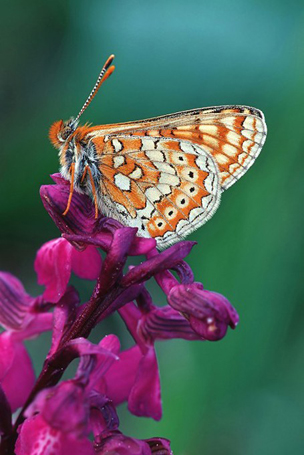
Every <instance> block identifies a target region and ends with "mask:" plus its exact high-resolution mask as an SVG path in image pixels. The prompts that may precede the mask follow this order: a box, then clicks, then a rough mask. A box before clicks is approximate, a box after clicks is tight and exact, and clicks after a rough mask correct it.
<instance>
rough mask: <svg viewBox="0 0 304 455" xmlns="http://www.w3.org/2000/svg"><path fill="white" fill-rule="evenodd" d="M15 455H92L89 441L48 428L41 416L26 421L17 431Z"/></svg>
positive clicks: (92, 451)
mask: <svg viewBox="0 0 304 455" xmlns="http://www.w3.org/2000/svg"><path fill="white" fill-rule="evenodd" d="M18 432H19V436H18V439H17V443H16V448H15V453H16V455H72V454H73V455H94V453H95V452H94V449H93V445H92V443H91V441H89V440H88V439H87V438H75V437H73V436H72V435H70V434H67V433H63V432H61V431H60V430H54V429H53V428H52V427H50V426H49V425H48V424H47V423H46V422H45V420H44V419H43V418H42V416H41V415H39V414H38V415H35V416H34V417H31V418H29V419H27V420H26V421H25V422H24V423H23V424H22V425H21V426H20V427H19V429H18Z"/></svg>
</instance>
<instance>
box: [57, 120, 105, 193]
mask: <svg viewBox="0 0 304 455" xmlns="http://www.w3.org/2000/svg"><path fill="white" fill-rule="evenodd" d="M77 123H78V122H75V120H74V119H73V118H71V119H70V120H68V121H66V122H63V121H62V120H59V121H57V122H55V123H54V124H53V125H52V126H51V129H50V133H49V137H50V140H51V142H52V144H53V145H54V147H55V148H57V149H58V150H59V161H60V164H61V168H60V173H61V175H62V176H63V177H64V178H65V179H66V180H69V181H71V175H72V169H73V183H74V188H75V189H77V190H78V191H81V192H84V193H87V194H89V195H92V182H91V180H92V179H93V181H94V184H95V186H96V187H98V182H99V181H100V178H101V175H100V174H101V173H100V170H99V166H98V164H99V156H98V154H97V153H96V149H95V147H94V143H93V142H92V141H91V139H90V137H89V132H90V127H89V126H88V125H84V126H79V127H78V125H77ZM90 176H91V178H90Z"/></svg>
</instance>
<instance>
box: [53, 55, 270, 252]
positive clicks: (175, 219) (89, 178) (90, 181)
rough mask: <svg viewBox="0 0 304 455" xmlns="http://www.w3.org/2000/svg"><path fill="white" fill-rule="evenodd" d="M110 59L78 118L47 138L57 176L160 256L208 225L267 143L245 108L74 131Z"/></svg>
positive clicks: (260, 118)
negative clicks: (55, 153)
mask: <svg viewBox="0 0 304 455" xmlns="http://www.w3.org/2000/svg"><path fill="white" fill-rule="evenodd" d="M113 59H114V55H111V56H110V57H109V58H108V60H107V61H106V63H105V65H104V66H103V68H102V70H101V72H100V74H99V77H98V79H97V81H96V84H95V86H94V87H93V90H92V91H91V93H90V95H89V97H88V98H87V100H86V102H85V103H84V105H83V107H82V108H81V110H80V112H79V114H78V115H77V117H76V118H75V119H74V118H71V119H70V120H68V121H66V122H64V121H63V120H59V121H57V122H55V123H54V124H53V125H52V126H51V128H50V133H49V137H50V140H51V142H52V143H53V145H54V146H55V147H56V148H57V149H58V150H59V157H60V164H61V169H60V172H61V174H62V176H63V177H64V178H65V179H67V180H69V181H70V194H69V198H68V202H67V208H66V210H65V212H64V214H66V213H67V212H68V210H69V208H70V204H71V200H72V195H73V191H74V189H75V190H76V191H78V192H81V193H85V194H87V195H89V196H90V197H91V198H92V199H93V201H94V205H95V217H97V216H98V213H99V211H100V212H101V213H103V214H104V215H106V216H109V217H112V218H114V219H116V220H118V221H120V222H121V223H122V224H124V225H127V226H132V227H136V228H137V229H138V235H140V236H142V237H148V238H150V237H152V238H155V240H156V242H157V246H158V247H159V248H160V249H163V248H166V247H167V246H169V245H171V244H173V243H174V242H176V241H178V240H181V239H183V238H184V237H185V236H187V235H188V234H190V233H191V232H192V231H194V230H195V229H197V228H199V227H200V226H202V225H203V224H204V223H205V222H206V221H208V220H209V219H210V218H211V217H212V215H213V214H214V213H215V211H216V210H217V208H218V206H219V203H220V198H221V193H222V192H223V191H224V190H226V189H227V188H229V187H230V186H231V185H233V184H234V183H235V182H236V181H237V180H238V179H239V178H240V177H242V175H243V174H244V173H245V172H246V171H247V170H248V169H249V167H250V166H252V164H253V163H254V161H255V159H256V158H257V156H258V155H259V153H260V151H261V149H262V147H263V144H264V142H265V139H266V134H267V128H266V124H265V120H264V115H263V113H262V112H261V111H260V110H258V109H255V108H253V107H248V106H216V107H207V108H201V109H192V110H188V111H183V112H177V113H174V114H169V115H164V116H161V117H155V118H151V119H147V120H139V121H134V122H127V123H114V124H109V125H99V126H90V125H88V124H86V125H84V126H78V124H79V118H80V116H81V115H82V114H83V112H84V111H85V110H86V108H87V107H88V105H89V104H90V103H91V101H92V99H93V98H94V96H95V95H96V93H97V92H98V90H99V88H100V86H101V84H102V83H103V82H104V81H105V80H106V79H107V78H108V77H109V76H110V75H111V74H112V72H113V70H114V68H115V67H114V66H113V65H111V64H112V61H113Z"/></svg>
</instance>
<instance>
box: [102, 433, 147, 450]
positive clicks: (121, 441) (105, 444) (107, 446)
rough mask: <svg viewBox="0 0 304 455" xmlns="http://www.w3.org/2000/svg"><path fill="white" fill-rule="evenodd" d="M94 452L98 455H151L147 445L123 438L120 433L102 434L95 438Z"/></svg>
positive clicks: (143, 442)
mask: <svg viewBox="0 0 304 455" xmlns="http://www.w3.org/2000/svg"><path fill="white" fill-rule="evenodd" d="M94 447H95V452H97V453H99V454H100V455H151V454H152V452H151V450H150V447H149V444H147V443H146V442H145V441H140V440H139V439H134V438H130V437H128V436H125V435H124V434H122V433H121V432H120V431H118V430H116V431H108V432H103V433H102V434H101V435H99V436H98V437H96V438H95V443H94Z"/></svg>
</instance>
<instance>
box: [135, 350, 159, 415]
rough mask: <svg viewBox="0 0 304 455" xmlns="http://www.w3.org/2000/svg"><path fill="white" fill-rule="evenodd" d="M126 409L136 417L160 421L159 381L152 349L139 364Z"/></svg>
mask: <svg viewBox="0 0 304 455" xmlns="http://www.w3.org/2000/svg"><path fill="white" fill-rule="evenodd" d="M128 408H129V411H130V412H132V414H134V415H137V416H144V417H152V418H153V419H155V420H160V419H161V416H162V405H161V397H160V380H159V372H158V366H157V360H156V355H155V350H154V347H153V346H151V347H150V348H149V349H148V351H147V353H146V354H145V355H144V356H143V358H142V359H141V361H140V362H139V366H138V370H137V373H136V378H135V382H134V384H133V387H132V389H131V392H130V395H129V399H128Z"/></svg>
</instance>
